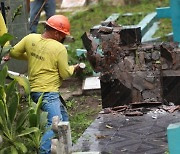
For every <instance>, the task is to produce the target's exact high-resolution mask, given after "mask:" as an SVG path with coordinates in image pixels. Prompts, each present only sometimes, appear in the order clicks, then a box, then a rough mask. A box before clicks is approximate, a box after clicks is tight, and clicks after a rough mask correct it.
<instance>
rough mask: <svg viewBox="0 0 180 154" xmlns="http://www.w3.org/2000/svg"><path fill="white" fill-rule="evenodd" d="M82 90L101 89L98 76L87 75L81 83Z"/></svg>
mask: <svg viewBox="0 0 180 154" xmlns="http://www.w3.org/2000/svg"><path fill="white" fill-rule="evenodd" d="M82 89H83V90H93V89H101V85H100V79H99V77H87V78H86V79H85V80H84V83H83V87H82Z"/></svg>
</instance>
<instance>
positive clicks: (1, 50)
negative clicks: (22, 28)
mask: <svg viewBox="0 0 180 154" xmlns="http://www.w3.org/2000/svg"><path fill="white" fill-rule="evenodd" d="M12 39H13V36H12V35H10V34H8V33H5V34H3V35H2V36H1V37H0V62H1V61H2V57H4V56H5V55H6V54H7V53H8V52H9V51H10V49H11V48H12V47H11V45H5V44H6V43H7V42H8V41H11V40H12Z"/></svg>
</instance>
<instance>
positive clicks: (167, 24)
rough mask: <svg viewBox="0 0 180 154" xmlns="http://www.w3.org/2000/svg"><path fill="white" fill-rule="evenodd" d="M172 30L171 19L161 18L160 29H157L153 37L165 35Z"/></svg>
mask: <svg viewBox="0 0 180 154" xmlns="http://www.w3.org/2000/svg"><path fill="white" fill-rule="evenodd" d="M171 32H172V26H171V19H160V24H159V30H158V31H156V33H155V34H154V36H153V37H162V38H163V37H165V35H167V34H169V33H171Z"/></svg>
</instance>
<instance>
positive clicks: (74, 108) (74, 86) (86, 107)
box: [60, 78, 102, 120]
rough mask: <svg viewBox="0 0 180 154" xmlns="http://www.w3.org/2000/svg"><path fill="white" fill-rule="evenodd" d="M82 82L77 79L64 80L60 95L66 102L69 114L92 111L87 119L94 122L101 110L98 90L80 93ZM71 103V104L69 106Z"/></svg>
mask: <svg viewBox="0 0 180 154" xmlns="http://www.w3.org/2000/svg"><path fill="white" fill-rule="evenodd" d="M82 86H83V81H82V80H80V79H78V78H70V79H68V80H65V81H64V82H63V84H62V86H61V87H60V93H61V95H62V97H63V99H64V100H65V102H66V105H67V108H70V109H69V110H68V111H69V112H70V113H69V114H72V115H73V114H75V113H79V112H86V111H87V112H88V111H93V112H92V114H90V115H89V119H91V120H94V119H95V118H96V117H97V115H98V113H99V111H100V110H101V109H102V107H101V106H102V100H101V93H100V90H91V91H82ZM70 102H72V103H73V104H70Z"/></svg>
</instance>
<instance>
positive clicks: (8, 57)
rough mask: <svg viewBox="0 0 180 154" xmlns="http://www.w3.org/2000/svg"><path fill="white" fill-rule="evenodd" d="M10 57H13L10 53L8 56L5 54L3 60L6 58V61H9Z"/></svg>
mask: <svg viewBox="0 0 180 154" xmlns="http://www.w3.org/2000/svg"><path fill="white" fill-rule="evenodd" d="M10 59H11V57H10V56H9V54H8V55H6V56H4V57H3V58H2V60H4V61H8V60H10Z"/></svg>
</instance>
